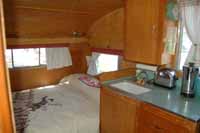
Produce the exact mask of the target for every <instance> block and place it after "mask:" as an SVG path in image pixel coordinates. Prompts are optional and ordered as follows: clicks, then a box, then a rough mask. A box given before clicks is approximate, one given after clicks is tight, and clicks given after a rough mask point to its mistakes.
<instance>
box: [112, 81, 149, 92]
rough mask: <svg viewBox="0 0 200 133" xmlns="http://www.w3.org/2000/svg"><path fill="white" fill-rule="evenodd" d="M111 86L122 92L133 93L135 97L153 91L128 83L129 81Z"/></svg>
mask: <svg viewBox="0 0 200 133" xmlns="http://www.w3.org/2000/svg"><path fill="white" fill-rule="evenodd" d="M110 86H112V87H115V88H118V89H120V90H122V91H126V92H129V93H133V94H135V95H140V94H143V93H146V92H149V91H151V89H148V88H144V87H142V86H139V85H136V84H134V83H131V82H128V81H123V82H119V83H113V84H111V85H110Z"/></svg>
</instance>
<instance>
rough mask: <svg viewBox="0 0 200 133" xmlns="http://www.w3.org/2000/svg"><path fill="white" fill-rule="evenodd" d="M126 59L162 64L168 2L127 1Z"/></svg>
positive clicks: (148, 0)
mask: <svg viewBox="0 0 200 133" xmlns="http://www.w3.org/2000/svg"><path fill="white" fill-rule="evenodd" d="M125 3H126V4H125V58H126V59H127V60H130V61H135V62H140V63H146V64H156V65H157V64H158V65H159V64H161V63H162V62H161V56H162V51H163V47H164V44H163V33H164V18H165V5H166V0H126V2H125Z"/></svg>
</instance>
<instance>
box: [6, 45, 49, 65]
mask: <svg viewBox="0 0 200 133" xmlns="http://www.w3.org/2000/svg"><path fill="white" fill-rule="evenodd" d="M6 61H7V64H8V67H9V68H18V67H33V66H40V65H45V64H46V53H45V48H27V49H8V50H6Z"/></svg>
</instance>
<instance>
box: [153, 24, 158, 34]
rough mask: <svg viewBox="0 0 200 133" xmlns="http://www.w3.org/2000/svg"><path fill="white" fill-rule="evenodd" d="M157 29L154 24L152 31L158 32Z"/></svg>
mask: <svg viewBox="0 0 200 133" xmlns="http://www.w3.org/2000/svg"><path fill="white" fill-rule="evenodd" d="M156 29H157V28H156V26H155V25H153V26H152V33H154V32H156Z"/></svg>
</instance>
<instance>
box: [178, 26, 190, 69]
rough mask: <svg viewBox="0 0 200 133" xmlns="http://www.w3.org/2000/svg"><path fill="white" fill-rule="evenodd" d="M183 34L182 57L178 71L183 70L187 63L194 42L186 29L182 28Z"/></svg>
mask: <svg viewBox="0 0 200 133" xmlns="http://www.w3.org/2000/svg"><path fill="white" fill-rule="evenodd" d="M182 28H183V29H182V33H181V41H180V42H181V44H180V55H179V62H178V64H179V66H178V69H180V70H182V68H183V65H184V63H185V60H186V58H187V55H188V53H189V50H190V47H191V46H192V42H191V40H190V39H189V37H188V34H187V32H186V29H185V27H182Z"/></svg>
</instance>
